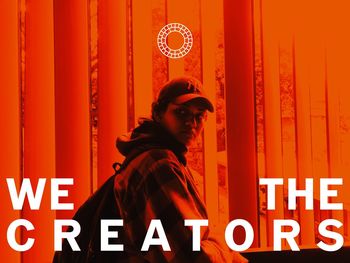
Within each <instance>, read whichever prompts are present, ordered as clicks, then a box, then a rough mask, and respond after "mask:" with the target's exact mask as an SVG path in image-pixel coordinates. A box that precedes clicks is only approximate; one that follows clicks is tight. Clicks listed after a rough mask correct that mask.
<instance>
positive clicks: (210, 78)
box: [201, 0, 219, 225]
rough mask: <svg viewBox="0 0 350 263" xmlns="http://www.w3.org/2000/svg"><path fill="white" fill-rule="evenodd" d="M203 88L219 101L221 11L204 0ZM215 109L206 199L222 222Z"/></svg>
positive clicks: (207, 138) (207, 143)
mask: <svg viewBox="0 0 350 263" xmlns="http://www.w3.org/2000/svg"><path fill="white" fill-rule="evenodd" d="M201 11H202V13H201V17H202V62H203V87H204V89H205V92H206V94H207V96H208V97H209V99H210V100H211V101H212V103H214V105H215V104H216V103H215V102H216V74H215V50H216V48H217V29H218V25H219V18H218V16H219V14H218V12H219V10H218V4H217V3H216V2H212V1H208V0H202V1H201ZM216 156H217V142H216V112H214V113H213V114H209V116H208V121H207V125H206V127H205V131H204V167H205V180H204V182H205V200H206V205H207V210H208V214H209V218H210V222H212V223H213V224H214V225H215V224H218V223H219V189H218V173H217V159H216Z"/></svg>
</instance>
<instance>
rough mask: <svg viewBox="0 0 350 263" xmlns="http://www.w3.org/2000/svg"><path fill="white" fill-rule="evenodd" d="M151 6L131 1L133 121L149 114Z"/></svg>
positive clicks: (145, 2)
mask: <svg viewBox="0 0 350 263" xmlns="http://www.w3.org/2000/svg"><path fill="white" fill-rule="evenodd" d="M151 12H152V8H151V5H150V3H149V2H147V1H132V23H133V28H132V30H133V52H134V53H133V55H134V102H135V123H136V124H137V120H138V118H140V117H147V116H150V115H151V104H152V83H153V82H152V41H156V39H152V13H151Z"/></svg>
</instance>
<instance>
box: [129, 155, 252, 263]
mask: <svg viewBox="0 0 350 263" xmlns="http://www.w3.org/2000/svg"><path fill="white" fill-rule="evenodd" d="M188 183H189V182H188V178H187V177H186V174H184V173H183V172H182V169H181V168H180V165H179V164H178V163H177V162H176V161H173V160H172V159H161V160H158V161H155V162H154V163H153V165H152V166H151V167H150V169H149V173H148V174H146V175H145V177H144V178H143V180H142V183H140V184H139V186H138V188H137V189H134V194H135V195H134V198H133V199H134V200H137V201H135V202H136V203H135V206H134V208H133V211H130V210H129V212H128V213H129V216H131V215H133V216H131V217H129V220H127V223H126V225H125V226H124V228H125V227H126V228H127V231H128V233H129V237H130V238H131V239H132V242H133V243H134V244H136V247H138V249H139V251H141V247H142V244H143V242H144V238H145V236H146V233H147V229H148V227H149V224H150V222H151V220H152V219H159V220H160V222H161V223H162V227H163V229H164V232H165V235H166V239H167V241H168V244H169V247H170V251H164V250H163V247H162V246H161V245H151V246H150V247H149V249H148V251H142V252H141V254H142V256H143V257H144V259H145V260H147V261H149V262H174V263H177V262H179V263H180V262H182V263H186V262H203V263H205V262H220V263H221V262H246V261H245V259H244V258H243V257H239V258H238V259H237V260H235V261H232V260H233V258H232V257H231V254H230V253H229V252H228V250H226V249H224V248H223V246H221V245H220V244H219V242H218V241H217V240H216V239H215V238H213V237H212V236H211V235H210V231H209V228H208V227H205V226H202V227H201V234H200V238H201V243H200V251H193V249H192V227H189V226H185V225H184V220H185V219H207V218H204V217H205V216H204V214H206V213H203V211H200V209H205V208H204V206H203V207H202V208H201V207H199V206H198V204H197V203H196V200H195V193H193V192H192V191H191V189H190V187H189V186H188ZM154 236H155V238H156V234H155V235H154Z"/></svg>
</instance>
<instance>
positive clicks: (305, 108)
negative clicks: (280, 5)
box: [293, 1, 315, 245]
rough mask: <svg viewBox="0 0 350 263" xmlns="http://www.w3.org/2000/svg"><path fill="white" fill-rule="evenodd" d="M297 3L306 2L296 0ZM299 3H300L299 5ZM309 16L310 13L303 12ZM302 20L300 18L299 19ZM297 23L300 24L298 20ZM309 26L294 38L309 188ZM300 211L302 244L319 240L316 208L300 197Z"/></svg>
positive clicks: (301, 148)
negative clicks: (316, 235) (309, 208)
mask: <svg viewBox="0 0 350 263" xmlns="http://www.w3.org/2000/svg"><path fill="white" fill-rule="evenodd" d="M295 3H298V4H302V5H303V6H304V4H305V3H303V2H301V1H300V2H299V1H296V2H295ZM296 6H297V5H296ZM297 10H300V11H301V10H304V9H303V8H300V9H297V8H293V11H294V12H296V11H297ZM299 15H300V16H301V17H305V18H306V17H307V16H308V15H309V12H307V11H305V12H302V13H301V14H299ZM298 19H299V18H298ZM295 24H296V25H297V23H295ZM310 29H311V28H309V26H308V25H305V24H303V26H302V27H296V30H295V40H294V50H295V52H294V54H295V55H294V60H295V62H294V77H295V93H296V105H295V107H296V121H297V123H296V134H297V136H296V137H297V169H298V186H299V188H300V189H305V179H306V178H310V177H312V147H311V144H310V142H311V141H312V138H311V123H310V116H311V111H310V106H311V105H310V88H309V83H308V54H309V52H310V48H312V47H311V43H312V39H311V37H310V34H309V33H310V32H309V30H310ZM299 202H300V205H299V213H300V218H299V220H300V222H299V223H300V229H301V230H300V231H301V233H300V238H301V244H302V245H312V244H314V243H315V233H314V211H309V210H306V209H305V199H304V198H301V199H300V200H299Z"/></svg>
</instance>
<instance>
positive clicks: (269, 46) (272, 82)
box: [262, 0, 287, 246]
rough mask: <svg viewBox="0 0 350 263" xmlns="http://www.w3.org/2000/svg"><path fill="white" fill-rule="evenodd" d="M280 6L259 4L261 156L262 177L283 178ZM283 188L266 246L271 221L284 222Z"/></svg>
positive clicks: (270, 217)
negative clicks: (263, 161)
mask: <svg viewBox="0 0 350 263" xmlns="http://www.w3.org/2000/svg"><path fill="white" fill-rule="evenodd" d="M280 9H281V8H280V6H279V5H278V3H276V2H275V1H272V0H268V1H264V2H262V31H263V36H262V39H263V67H264V103H265V151H266V152H265V153H266V155H265V156H266V177H268V178H283V177H284V176H283V166H282V163H283V159H282V136H281V134H282V133H281V101H280V95H281V94H280V82H279V81H280V79H279V66H280V65H279V47H278V43H279V37H280V31H281V30H283V29H281V28H280V26H279V24H278V21H279V16H280ZM283 187H287V185H286V184H285V186H277V187H276V199H275V200H276V209H275V210H268V211H267V244H268V246H272V241H273V220H274V219H284V206H283Z"/></svg>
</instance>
